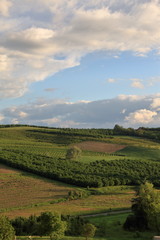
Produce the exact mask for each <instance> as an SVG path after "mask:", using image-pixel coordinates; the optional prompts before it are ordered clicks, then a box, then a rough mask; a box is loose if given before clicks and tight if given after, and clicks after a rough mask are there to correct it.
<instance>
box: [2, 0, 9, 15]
mask: <svg viewBox="0 0 160 240" xmlns="http://www.w3.org/2000/svg"><path fill="white" fill-rule="evenodd" d="M11 6H12V3H11V2H10V1H7V0H1V1H0V14H2V15H3V16H5V17H7V16H8V15H9V9H10V7H11Z"/></svg>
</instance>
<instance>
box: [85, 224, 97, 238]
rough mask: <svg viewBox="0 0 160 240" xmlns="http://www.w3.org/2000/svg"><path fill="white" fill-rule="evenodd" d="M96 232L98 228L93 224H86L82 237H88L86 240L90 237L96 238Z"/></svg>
mask: <svg viewBox="0 0 160 240" xmlns="http://www.w3.org/2000/svg"><path fill="white" fill-rule="evenodd" d="M95 232H96V227H95V226H94V225H93V224H91V223H86V224H85V225H84V226H83V229H82V236H84V237H86V240H87V239H88V237H94V235H95Z"/></svg>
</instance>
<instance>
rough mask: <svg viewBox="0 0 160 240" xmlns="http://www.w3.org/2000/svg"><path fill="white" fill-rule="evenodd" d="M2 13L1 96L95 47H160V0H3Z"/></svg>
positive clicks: (23, 89) (13, 94)
mask: <svg viewBox="0 0 160 240" xmlns="http://www.w3.org/2000/svg"><path fill="white" fill-rule="evenodd" d="M17 6H18V7H17ZM151 12H152V14H150V13H151ZM0 13H1V14H2V15H3V16H2V18H1V19H0V23H1V30H0V31H1V33H2V34H1V38H0V56H1V58H0V62H1V63H2V65H1V67H0V71H1V72H2V74H1V77H0V83H1V86H2V89H1V94H0V98H5V97H6V98H9V97H19V96H22V95H23V94H24V93H25V92H26V91H27V89H28V87H29V85H30V84H31V83H32V82H35V81H42V80H44V79H45V78H46V77H48V76H51V75H53V74H55V73H56V72H58V71H61V70H62V69H65V68H70V67H74V66H77V65H78V64H79V63H80V59H81V57H83V56H84V55H85V54H88V53H90V52H93V51H96V50H103V51H112V50H113V52H114V54H113V57H114V56H115V52H119V51H132V52H133V53H135V54H139V55H140V54H147V53H148V52H149V51H152V50H158V49H159V48H160V42H159V39H160V29H159V25H160V3H159V1H147V0H146V1H145V0H143V1H137V0H136V1H133V0H131V1H128V0H127V1H126V0H122V1H109V0H96V1H95V0H94V1H93V0H91V1H85V0H82V1H79V0H71V1H68V0H60V1H53V0H47V1H43V0H30V1H28V0H23V1H22V0H10V1H9V0H1V1H0ZM148 16H149V17H148ZM137 19H138V20H137ZM4 22H6V24H3V23H4ZM82 36H83V37H82ZM59 56H62V58H61V59H60V58H58V57H59ZM4 82H6V83H7V84H6V87H5V88H4V87H3V86H4ZM13 83H14V84H13ZM133 85H134V87H138V88H142V84H141V83H140V82H134V83H133ZM11 86H12V87H11ZM19 86H21V88H19Z"/></svg>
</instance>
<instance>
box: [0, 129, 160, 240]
mask: <svg viewBox="0 0 160 240" xmlns="http://www.w3.org/2000/svg"><path fill="white" fill-rule="evenodd" d="M106 133H107V131H104V130H103V129H101V130H78V129H77V130H72V129H56V128H55V129H54V128H53V129H49V128H39V127H29V126H20V127H14V126H12V127H1V128H0V191H1V198H0V214H5V215H7V216H8V217H9V218H15V217H17V216H24V217H28V216H30V215H31V214H36V215H39V214H40V213H41V212H44V211H51V212H55V211H56V212H59V213H61V214H64V215H68V214H69V215H86V214H91V213H102V212H106V211H107V212H111V211H113V210H120V209H129V208H130V206H131V199H132V198H133V197H134V196H135V191H136V189H137V185H139V184H140V183H141V182H143V181H144V180H146V179H147V180H149V181H151V182H153V183H154V184H155V185H156V186H158V187H160V180H159V176H160V144H159V140H156V139H158V138H159V130H156V131H155V130H145V132H144V136H148V135H149V134H150V133H151V134H152V135H154V137H155V136H156V137H157V138H154V139H153V140H151V139H150V138H148V137H142V136H125V135H116V136H115V135H107V134H106ZM147 134H148V135H147ZM155 134H157V135H155ZM149 136H150V135H149ZM88 141H91V142H94V143H95V144H96V143H97V145H99V143H103V144H104V143H105V144H107V145H106V146H107V147H109V146H111V145H109V144H112V147H113V145H115V149H116V147H117V145H124V148H123V149H121V150H118V151H116V150H115V151H113V150H112V152H107V150H106V149H107V148H106V149H105V147H104V150H102V151H98V150H96V149H93V151H91V150H89V149H88V150H87V149H86V150H82V155H81V157H80V158H78V159H75V160H67V159H65V155H66V152H67V150H68V148H70V147H71V146H73V145H78V144H80V143H84V144H85V143H86V146H87V142H88ZM131 185H132V186H131ZM69 191H84V192H86V193H87V196H86V197H85V198H78V199H73V200H70V199H69V198H68V192H69ZM126 216H127V215H126V214H122V215H112V216H105V217H100V216H99V217H93V218H90V219H89V220H90V221H91V222H92V223H94V224H96V225H97V227H98V231H97V235H96V239H97V240H99V239H101V240H103V239H106V240H127V239H131V240H133V239H135V238H137V239H139V240H144V239H148V240H149V239H152V236H153V235H154V233H151V232H146V233H133V232H126V231H124V230H123V228H122V225H123V222H124V221H125V218H126ZM99 226H103V227H104V229H103V230H104V232H105V234H104V236H101V233H100V231H101V230H100V227H99ZM136 234H137V235H136ZM19 239H25V237H23V238H22V237H21V238H19ZM33 239H34V238H33ZM35 239H37V240H38V239H39V238H35ZM40 239H48V238H47V237H46V238H40ZM65 239H66V240H74V239H79V240H82V239H84V238H82V237H78V238H77V237H65V238H64V240H65Z"/></svg>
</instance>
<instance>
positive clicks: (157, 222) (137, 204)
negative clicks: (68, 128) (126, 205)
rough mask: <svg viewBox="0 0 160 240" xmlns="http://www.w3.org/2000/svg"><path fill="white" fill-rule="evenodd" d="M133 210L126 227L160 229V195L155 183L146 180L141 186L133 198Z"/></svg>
mask: <svg viewBox="0 0 160 240" xmlns="http://www.w3.org/2000/svg"><path fill="white" fill-rule="evenodd" d="M132 212H133V215H130V216H129V217H128V218H127V220H126V222H125V224H124V228H125V229H128V230H135V229H138V230H145V229H151V230H156V231H160V195H159V193H158V192H157V191H156V190H155V189H154V188H153V184H151V183H148V182H146V183H145V184H142V185H141V186H140V188H139V191H138V193H137V197H136V198H135V199H133V204H132Z"/></svg>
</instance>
